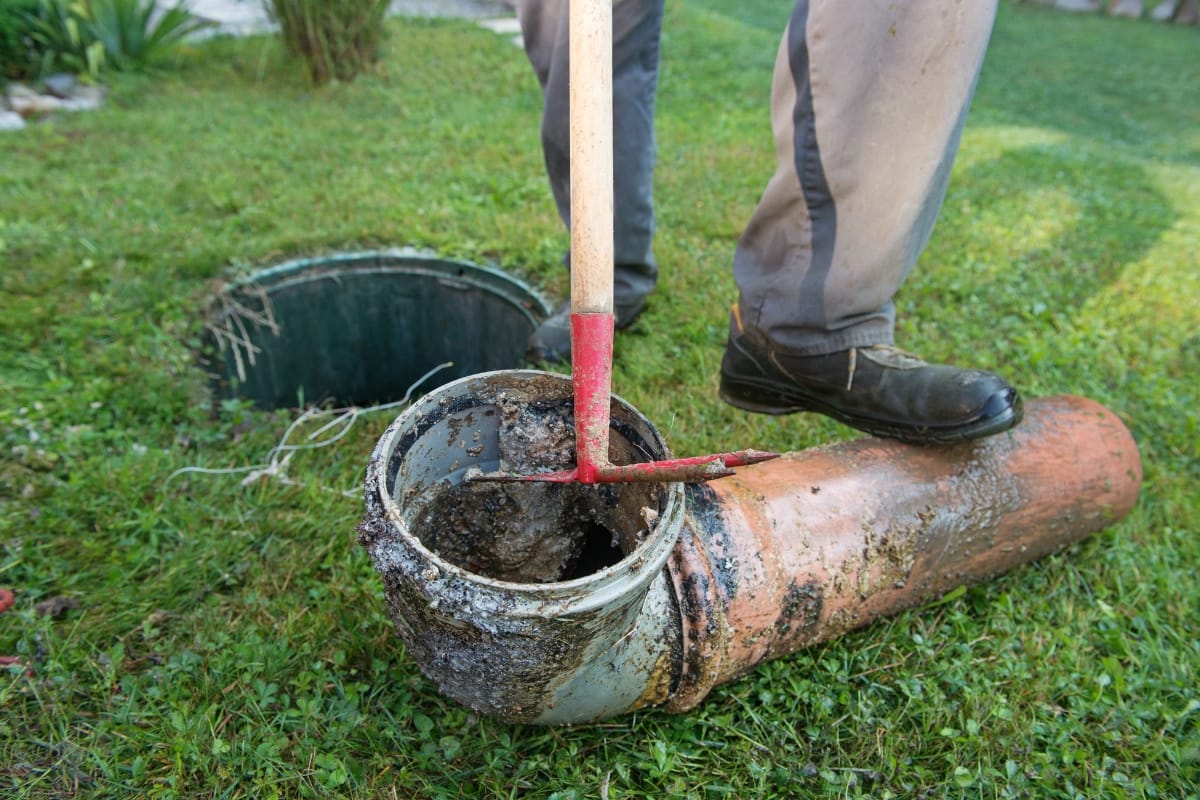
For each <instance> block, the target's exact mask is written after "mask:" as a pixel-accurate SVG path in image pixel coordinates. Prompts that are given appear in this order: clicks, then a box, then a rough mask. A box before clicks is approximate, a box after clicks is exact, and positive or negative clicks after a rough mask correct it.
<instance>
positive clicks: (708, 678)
mask: <svg viewBox="0 0 1200 800" xmlns="http://www.w3.org/2000/svg"><path fill="white" fill-rule="evenodd" d="M530 381H534V382H537V383H538V384H539V390H538V392H537V394H538V395H539V396H544V395H545V394H546V393H547V392H549V394H550V395H552V396H553V397H554V399H555V402H557V403H559V404H560V405H563V406H565V407H567V409H568V410H567V412H564V413H569V405H570V399H569V398H570V382H569V379H566V378H563V377H562V376H549V374H548V373H535V372H529V371H507V372H499V373H489V374H487V375H485V376H475V377H473V378H469V379H463V380H462V381H458V382H455V383H453V384H448V385H447V386H445V387H442V388H441V389H439V390H437V391H436V392H434V393H433V395H432V396H430V397H428V398H426V399H424V400H422V401H421V403H420V404H419V405H418V406H414V407H413V408H412V409H409V410H408V411H406V412H405V414H402V415H401V417H400V418H398V419H397V421H396V423H394V424H393V426H392V428H389V431H388V433H386V434H385V435H384V437H383V438H382V439H381V440H380V443H379V445H378V446H377V447H376V452H375V454H374V455H373V457H372V462H371V465H370V467H369V469H368V477H367V486H366V496H367V515H366V518H365V519H364V521H363V524H362V525H361V526H360V541H361V542H362V544H363V545H364V546H365V547H366V548H367V550H368V552H369V553H370V554H371V557H372V560H373V562H374V564H375V567H376V569H377V570H378V571H379V572H380V574H381V575H382V577H383V581H384V589H385V596H386V598H387V601H388V606H389V611H390V612H391V615H392V618H393V620H394V621H395V623H396V626H397V630H398V632H399V633H400V635H401V637H402V638H403V639H404V640H405V641H406V642H407V643H408V646H409V652H410V655H412V657H413V658H414V659H415V660H416V661H417V663H418V666H419V667H420V668H421V670H422V671H423V672H424V673H425V674H426V675H428V676H429V677H430V678H432V679H433V680H434V681H435V682H436V683H437V684H438V686H439V688H440V689H441V691H443V692H444V693H446V694H447V695H448V696H450V697H452V698H454V699H455V700H457V701H459V702H461V703H463V704H464V705H467V706H470V707H472V708H474V709H476V710H478V711H480V712H482V713H486V714H490V715H492V716H495V717H498V718H500V719H503V720H508V721H512V722H533V723H539V724H556V723H562V722H586V721H594V720H599V719H603V718H606V717H611V716H615V715H617V714H621V713H625V712H628V711H631V710H634V709H636V708H640V707H644V706H648V705H659V706H662V707H664V708H665V709H667V710H669V711H673V712H680V711H686V710H688V709H690V708H693V707H694V706H695V705H696V704H698V703H699V702H701V701H702V700H703V699H704V698H705V697H706V696H707V695H708V693H709V692H710V691H711V690H712V688H713V687H715V686H717V685H719V684H721V683H724V682H726V681H729V680H733V679H734V678H737V677H739V676H741V675H744V674H745V673H747V672H749V671H750V670H752V669H753V668H754V667H755V666H756V665H757V664H760V663H762V662H763V661H766V660H768V659H772V658H776V657H779V656H782V655H786V654H788V653H792V652H794V651H796V650H798V649H800V648H803V647H806V646H808V645H811V644H814V643H817V642H822V641H826V640H828V639H832V638H835V637H837V636H839V635H841V634H843V633H845V632H846V631H849V630H851V629H854V628H857V627H861V626H863V625H866V624H868V623H870V622H872V621H873V620H876V619H879V618H880V617H883V616H885V615H888V614H893V613H896V612H898V611H901V610H903V609H906V608H911V607H913V606H917V605H920V604H922V603H925V602H927V601H929V600H931V599H934V598H936V597H938V596H940V595H942V594H944V593H945V592H947V591H949V590H951V589H954V588H955V587H957V586H959V585H962V584H970V583H976V582H980V581H984V580H988V579H989V578H992V577H995V576H997V575H999V574H1001V573H1003V572H1005V571H1007V570H1009V569H1012V568H1013V567H1016V566H1018V565H1020V564H1023V563H1026V562H1028V561H1031V560H1033V559H1036V558H1039V557H1041V556H1043V555H1046V554H1048V553H1051V552H1054V551H1056V550H1059V549H1061V548H1063V547H1066V546H1068V545H1070V544H1072V543H1074V542H1076V541H1078V540H1080V539H1082V538H1084V537H1086V536H1088V535H1089V534H1091V533H1094V532H1096V531H1099V530H1101V529H1103V528H1104V527H1106V526H1108V525H1111V524H1112V523H1114V522H1116V521H1118V520H1119V519H1121V518H1123V517H1124V516H1125V515H1126V514H1128V513H1129V511H1130V509H1131V508H1132V507H1133V505H1134V503H1135V501H1136V499H1137V495H1138V492H1139V489H1140V485H1141V460H1140V456H1139V454H1138V451H1137V446H1136V444H1135V443H1134V441H1133V438H1132V436H1131V435H1130V433H1129V431H1128V430H1127V429H1126V428H1125V426H1124V425H1123V424H1122V423H1121V421H1120V420H1119V419H1117V418H1116V416H1115V415H1113V414H1112V413H1111V412H1109V411H1108V410H1106V409H1104V408H1103V407H1102V406H1100V405H1098V404H1097V403H1095V402H1093V401H1091V400H1087V399H1084V398H1079V397H1055V398H1049V399H1041V400H1033V401H1031V402H1029V403H1028V404H1027V406H1026V416H1025V421H1024V422H1023V423H1022V424H1021V425H1020V426H1018V427H1017V428H1015V429H1014V430H1012V431H1010V432H1008V433H1005V434H1001V435H999V436H995V437H991V438H989V439H985V440H982V441H978V442H969V443H963V444H959V445H955V446H950V447H921V446H916V445H909V444H903V443H900V442H892V441H887V440H881V439H873V438H867V439H861V440H857V441H853V442H843V443H838V444H833V445H829V446H825V447H820V448H816V449H813V450H807V451H804V452H799V453H790V454H786V455H784V456H783V457H782V458H779V459H776V460H774V461H771V462H766V463H763V464H758V465H755V466H752V467H745V468H741V469H739V470H738V474H737V475H736V476H733V477H729V478H724V479H722V480H721V481H718V482H715V483H712V484H687V485H686V486H685V485H681V484H668V485H663V486H661V487H658V489H657V491H658V494H657V496H655V495H654V494H653V491H652V490H651V489H647V488H639V489H634V488H632V487H621V486H608V487H584V488H579V487H576V488H575V490H574V491H576V492H584V493H585V495H584V500H585V501H586V502H585V506H586V507H587V508H588V509H591V510H589V511H587V512H586V513H587V514H589V515H591V517H592V518H595V519H598V520H600V521H601V522H602V524H603V526H604V528H605V529H606V530H608V529H611V530H612V531H613V541H614V543H615V542H616V541H617V540H620V541H621V548H620V554H618V555H619V556H620V558H619V559H617V560H615V563H604V564H602V565H601V566H599V567H598V568H597V569H596V570H595V571H594V572H592V573H589V574H584V575H577V576H576V575H573V576H570V577H569V579H566V580H563V579H562V576H548V582H538V583H530V582H507V581H505V580H497V579H496V577H495V576H489V575H487V574H479V573H475V572H472V571H471V570H469V569H464V568H462V567H461V566H459V565H455V564H453V563H447V562H446V560H445V559H443V558H441V557H440V556H439V554H438V553H437V552H435V550H433V549H430V548H429V547H426V546H425V544H424V543H423V542H422V539H421V533H420V532H419V531H414V530H413V528H412V524H413V523H414V521H415V520H418V519H421V515H420V513H419V512H418V510H416V509H415V508H413V507H419V506H421V505H422V503H424V502H426V501H427V499H428V498H429V497H431V496H433V495H435V494H437V493H438V492H439V491H445V490H446V489H447V487H453V486H454V485H455V484H456V482H457V481H459V480H461V476H462V473H463V472H465V471H466V469H468V468H469V467H470V466H473V465H474V463H481V464H482V465H483V466H484V467H485V468H491V467H493V466H494V465H495V463H496V459H497V453H496V447H497V445H496V443H495V442H494V441H493V440H495V439H497V438H498V430H497V429H496V426H495V425H490V423H488V422H487V421H486V419H487V410H488V409H489V408H490V407H491V406H492V405H493V404H495V403H497V402H500V401H497V400H496V399H495V398H496V397H509V396H511V395H512V394H513V393H514V392H518V393H519V391H518V389H519V387H521V386H523V385H526V384H527V383H528V382H530ZM549 405H554V403H550V404H549ZM468 408H469V409H470V410H469V411H468V410H466V409H468ZM410 412H411V413H410ZM456 415H457V416H456ZM406 416H407V418H406ZM613 417H614V429H613V433H614V437H613V439H614V442H616V444H615V445H614V447H616V448H617V452H615V453H614V454H613V457H614V458H619V459H620V460H622V461H625V462H628V461H630V460H651V459H654V458H663V457H667V456H669V452H667V451H666V448H665V444H662V443H661V440H660V439H659V437H658V433H657V431H656V430H654V428H653V426H652V425H650V423H649V422H648V421H646V420H644V418H641V417H640V415H638V414H637V412H636V411H634V410H632V408H631V407H629V406H628V405H627V404H624V403H623V401H620V400H619V398H616V399H614V406H613ZM468 425H474V426H475V429H476V430H475V433H476V434H477V435H478V438H480V439H482V441H483V443H484V444H485V445H486V447H485V448H483V449H484V452H482V454H481V455H480V457H479V459H478V461H477V462H472V461H471V458H470V457H469V456H468V455H466V454H465V453H466V451H465V450H461V451H460V450H459V449H457V448H456V447H455V446H454V445H455V444H457V443H460V442H463V441H465V439H466V438H469V439H470V440H471V441H475V437H463V436H462V431H463V429H464V428H465V427H467V426H468ZM444 431H450V432H452V433H453V435H452V436H449V437H444V436H443V435H442V433H443V432H444ZM427 439H432V440H433V442H432V443H430V442H425V441H424V440H427ZM452 440H457V441H452ZM471 452H472V453H476V452H479V447H478V445H477V446H476V448H475V449H471ZM567 457H568V458H570V457H573V456H572V454H570V453H568V454H567ZM414 462H415V463H414ZM432 462H436V463H432ZM559 488H560V487H552V488H551V489H549V490H548V491H552V492H553V491H558V490H559ZM590 492H596V493H598V494H594V495H592V494H586V493H590ZM625 492H635V493H634V494H622V493H625ZM648 492H649V493H648ZM547 497H548V498H549V499H550V500H551V502H553V501H554V497H555V496H553V495H549V496H547ZM573 497H574V499H572V500H571V501H570V502H572V503H579V502H580V497H579V496H578V495H576V496H573ZM588 503H592V505H587V504H588ZM639 517H640V519H635V518H639ZM643 519H644V520H645V521H642V520H643ZM468 533H469V535H471V536H480V537H486V536H489V535H490V533H489V531H487V530H483V529H482V528H481V529H479V530H475V529H472V530H471V531H469V532H468ZM506 535H507V534H506ZM427 541H428V537H427Z"/></svg>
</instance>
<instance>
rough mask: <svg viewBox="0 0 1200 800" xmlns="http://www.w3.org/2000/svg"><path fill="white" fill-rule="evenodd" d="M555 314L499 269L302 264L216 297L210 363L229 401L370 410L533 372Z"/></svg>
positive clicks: (421, 263)
mask: <svg viewBox="0 0 1200 800" xmlns="http://www.w3.org/2000/svg"><path fill="white" fill-rule="evenodd" d="M549 311H550V309H549V307H548V306H547V305H546V303H545V301H544V300H542V299H541V298H540V297H539V296H538V295H537V294H536V293H535V292H533V290H532V289H530V288H529V287H528V286H526V285H525V284H523V283H521V282H520V281H518V280H516V279H515V278H513V277H511V276H509V275H507V274H505V273H504V272H501V271H500V270H497V269H493V268H490V267H482V266H479V265H476V264H470V263H467V262H462V261H451V260H446V259H440V258H437V257H434V256H429V255H422V254H419V253H414V252H407V251H386V252H370V253H358V254H347V255H334V256H328V257H323V258H312V259H304V260H300V261H292V262H288V263H286V264H281V265H279V266H276V267H272V268H270V269H267V270H263V271H262V272H259V273H256V274H254V275H252V276H250V277H249V278H247V279H245V280H242V281H239V282H238V283H236V284H233V285H231V286H229V287H228V288H227V290H226V291H224V292H222V293H221V294H220V295H219V296H218V297H216V298H214V299H213V302H212V307H211V310H210V312H209V314H208V318H207V322H206V326H205V333H206V337H205V338H206V340H207V346H206V348H205V351H206V355H205V361H206V367H207V370H208V372H209V374H210V376H211V377H212V385H213V391H214V393H215V394H216V396H217V397H218V398H222V399H224V398H232V397H236V398H242V399H246V400H250V401H252V402H253V403H254V404H255V405H257V406H259V407H262V408H296V407H302V406H306V405H333V406H350V405H356V406H369V405H374V404H378V403H386V402H392V401H396V400H399V399H401V398H403V397H404V395H405V393H406V392H408V391H409V389H410V387H412V386H413V384H414V383H415V382H416V381H417V380H418V379H420V378H421V376H423V375H424V374H425V373H426V372H428V371H429V370H430V369H432V368H434V367H436V366H437V365H439V364H442V363H445V362H448V361H449V362H453V366H452V367H448V368H446V369H442V370H440V371H438V372H437V373H436V374H435V375H434V376H432V377H431V378H430V379H428V380H427V381H425V382H424V383H422V385H421V386H420V387H418V388H417V390H416V392H415V394H417V395H420V394H423V393H425V392H428V391H430V390H432V389H434V388H436V387H437V386H440V385H442V384H445V383H448V382H449V381H451V380H454V379H456V378H459V377H462V376H464V375H470V374H474V373H478V372H487V371H491V370H498V369H511V368H515V367H518V366H520V365H521V363H522V361H523V360H524V355H525V342H526V340H527V339H528V338H529V334H530V333H532V331H533V329H534V328H535V327H536V325H537V324H538V323H539V322H540V321H541V320H542V319H544V318H545V317H546V315H547V314H548V313H549Z"/></svg>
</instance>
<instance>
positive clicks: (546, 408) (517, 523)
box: [387, 373, 666, 583]
mask: <svg viewBox="0 0 1200 800" xmlns="http://www.w3.org/2000/svg"><path fill="white" fill-rule="evenodd" d="M520 374H528V375H531V376H532V377H530V379H529V380H528V381H526V382H524V383H523V384H521V385H520V386H509V387H507V388H505V389H504V390H503V391H499V392H494V393H493V392H492V391H490V390H485V391H484V392H483V393H482V394H481V395H478V396H474V397H471V398H467V399H468V400H469V401H470V402H469V404H470V405H471V408H470V409H469V410H467V409H465V408H464V409H458V410H457V412H454V411H449V412H448V413H447V414H446V415H445V416H441V417H434V418H430V417H426V418H425V419H424V421H423V422H424V425H423V427H424V426H428V427H426V428H425V430H422V431H421V432H420V434H419V435H415V436H413V437H409V438H408V439H407V440H406V441H404V442H401V444H400V447H399V448H398V449H397V450H396V452H395V453H394V454H393V457H392V464H391V465H389V469H388V475H389V482H388V486H387V490H388V492H389V494H390V495H391V496H392V497H393V499H394V500H395V501H396V504H397V506H398V507H399V508H400V509H401V515H402V517H403V518H404V520H405V522H406V523H408V527H409V529H410V530H411V531H412V532H413V534H414V535H415V537H416V538H417V540H418V541H419V542H420V543H421V545H422V546H424V547H425V548H426V549H427V550H428V551H429V552H431V553H432V554H434V555H435V556H437V557H438V558H441V559H443V560H445V561H447V562H449V563H450V564H453V565H454V566H456V567H459V568H460V569H463V570H466V571H467V572H470V573H472V574H475V575H479V576H482V577H485V578H490V579H492V580H498V581H505V582H509V583H559V582H564V581H571V580H575V579H578V578H585V577H588V576H590V575H593V574H596V573H598V572H602V571H604V570H605V569H608V568H610V567H613V566H615V565H617V564H618V563H620V562H621V561H622V560H623V559H624V558H626V557H627V556H629V555H630V554H632V553H633V552H634V551H635V550H636V549H637V547H638V545H639V544H640V543H641V542H642V541H644V540H645V538H646V537H647V535H648V534H649V533H650V532H651V530H652V529H653V527H654V526H655V524H656V523H657V520H658V517H659V515H660V514H662V513H663V510H664V505H665V503H666V492H665V490H664V489H663V488H662V487H661V486H658V485H655V484H605V485H590V486H585V485H581V484H551V483H536V482H531V483H466V482H464V480H463V477H464V475H465V473H466V470H467V468H468V467H469V466H472V465H474V466H479V467H481V468H482V469H484V470H487V471H491V470H494V469H503V470H505V471H512V472H518V473H535V472H546V471H556V470H562V469H568V468H570V467H571V466H573V465H574V463H575V438H574V418H573V412H572V404H571V402H570V397H569V395H568V396H564V395H563V390H564V388H567V389H569V387H570V384H569V382H568V383H565V384H564V381H563V379H562V378H561V377H559V376H545V377H541V376H537V375H535V374H533V373H520ZM613 414H614V426H613V430H612V433H611V435H610V452H611V457H612V458H613V460H614V462H616V463H630V462H633V461H641V460H647V459H650V458H655V457H662V456H654V455H652V452H653V449H654V444H655V443H654V441H653V438H652V437H651V436H650V435H649V431H650V430H652V429H648V430H642V431H639V430H638V426H637V425H636V424H634V422H635V421H634V420H632V419H630V418H629V415H628V412H626V411H624V410H623V409H621V408H619V403H614V405H613ZM617 415H621V417H624V418H623V419H622V418H620V417H618V416H617ZM435 450H436V452H435ZM431 462H432V463H436V464H441V465H442V466H443V467H444V468H445V469H446V473H445V474H443V475H440V476H437V479H436V480H432V481H430V480H429V478H430V477H432V476H430V475H428V474H427V473H426V472H425V470H424V469H415V468H416V467H423V466H425V465H428V464H430V463H431Z"/></svg>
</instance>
